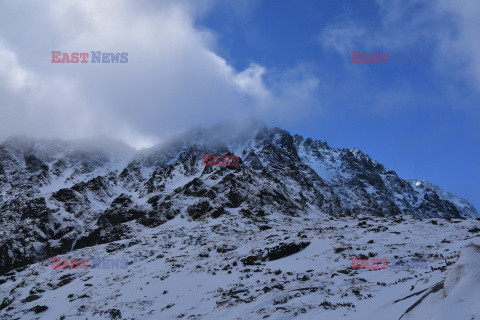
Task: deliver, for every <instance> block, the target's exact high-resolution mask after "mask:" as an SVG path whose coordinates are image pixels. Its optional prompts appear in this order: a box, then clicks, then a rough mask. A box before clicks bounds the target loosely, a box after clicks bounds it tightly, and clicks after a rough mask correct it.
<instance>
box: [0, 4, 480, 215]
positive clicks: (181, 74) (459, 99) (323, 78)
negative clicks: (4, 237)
mask: <svg viewBox="0 0 480 320" xmlns="http://www.w3.org/2000/svg"><path fill="white" fill-rule="evenodd" d="M478 17H480V2H479V1H478V0H458V1H450V0H436V1H429V0H410V1H405V0H388V1H387V0H371V1H367V0H365V1H346V0H339V1H318V0H317V1H313V0H302V1H293V0H288V1H287V0H276V1H267V0H236V1H234V0H161V1H154V0H137V1H133V0H118V1H115V2H113V1H109V0H83V1H64V0H49V1H42V2H40V1H35V0H24V1H13V0H6V1H0V58H1V59H0V101H1V104H0V108H1V113H0V140H3V139H5V138H7V137H9V136H11V135H15V134H26V135H33V136H35V137H46V138H52V137H60V138H77V137H84V136H98V135H106V136H111V137H114V138H117V139H121V140H124V141H126V142H128V143H130V144H131V145H134V146H137V147H144V146H150V145H152V144H154V143H159V142H162V141H164V140H166V139H168V137H170V136H171V135H172V134H175V133H177V132H179V131H183V130H187V129H189V128H191V127H192V126H196V125H203V126H210V125H213V124H214V123H217V122H220V121H224V120H230V119H231V118H240V117H254V118H257V119H259V120H262V121H264V122H266V123H267V124H268V125H269V126H278V127H281V128H284V129H287V130H289V131H291V132H292V133H300V134H303V135H304V136H309V137H313V138H316V139H320V140H323V141H327V142H328V143H329V144H330V145H331V146H334V147H358V148H360V149H361V150H362V151H364V152H365V153H367V154H369V155H370V156H372V157H373V158H375V159H377V160H378V161H380V162H382V163H383V164H385V165H386V166H387V167H388V168H391V169H394V170H396V171H397V173H398V174H399V176H401V177H406V178H418V179H425V180H428V181H431V182H433V183H435V184H438V185H440V186H441V187H443V188H445V189H447V190H449V191H451V192H453V193H454V194H457V195H459V196H462V197H464V198H466V199H468V200H469V201H471V202H472V203H473V204H474V205H475V206H476V207H477V208H478V209H480V168H479V167H480V166H479V160H478V159H479V158H480V157H479V156H480V151H479V149H480V148H479V147H480V126H479V123H480V41H478V39H480V37H479V36H480V34H479V33H480V19H478ZM24 21H28V24H25V23H24ZM53 50H55V51H58V50H60V51H62V52H67V53H72V52H89V51H91V50H95V51H97V50H100V51H102V52H128V58H129V60H128V63H125V64H91V63H88V64H53V63H51V51H53ZM352 51H362V52H367V53H369V54H371V53H373V52H387V53H390V54H392V55H393V54H395V53H399V52H403V53H411V54H423V55H425V56H426V57H427V60H428V61H427V62H425V63H419V62H417V63H393V62H389V63H378V64H375V63H371V64H367V63H364V64H361V63H360V64H356V63H355V64H353V63H351V59H352V55H351V52H352Z"/></svg>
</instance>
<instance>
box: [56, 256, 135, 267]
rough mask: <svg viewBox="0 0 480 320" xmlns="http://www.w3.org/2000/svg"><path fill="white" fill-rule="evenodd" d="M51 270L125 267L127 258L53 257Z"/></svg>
mask: <svg viewBox="0 0 480 320" xmlns="http://www.w3.org/2000/svg"><path fill="white" fill-rule="evenodd" d="M51 259H52V269H53V270H75V269H83V270H85V269H96V270H100V269H103V270H112V269H127V268H128V260H127V259H125V258H118V259H112V258H104V257H90V258H73V259H67V258H62V257H53V258H51Z"/></svg>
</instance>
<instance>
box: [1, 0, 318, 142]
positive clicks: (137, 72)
mask: <svg viewBox="0 0 480 320" xmlns="http://www.w3.org/2000/svg"><path fill="white" fill-rule="evenodd" d="M212 5H213V2H212V1H201V2H193V1H160V2H150V1H131V0H118V1H114V2H113V1H106V0H102V1H98V0H84V1H63V0H51V1H48V2H38V1H33V0H31V1H22V2H14V1H6V2H0V30H1V31H0V40H3V41H2V42H0V56H2V57H4V59H2V60H3V61H2V62H0V63H1V64H0V88H3V89H0V99H1V101H2V103H1V104H0V108H1V110H2V116H0V139H4V138H6V137H7V136H9V135H12V134H29V135H35V136H46V137H52V136H60V137H66V138H71V137H79V136H88V135H109V136H114V137H116V138H120V139H123V140H127V142H130V143H133V144H136V145H145V144H148V143H149V142H153V141H158V140H160V139H162V138H163V137H165V136H167V135H169V134H171V133H173V132H176V131H180V130H183V129H186V128H189V127H190V126H193V125H198V124H203V125H209V124H213V123H215V122H218V121H222V120H226V119H230V118H232V117H236V116H258V115H261V114H265V112H266V111H268V112H272V113H273V114H275V113H276V112H279V110H277V105H278V104H282V103H283V102H284V101H289V102H291V101H294V102H295V104H296V105H299V104H302V103H305V102H306V101H308V100H309V99H310V95H311V94H312V92H313V90H314V89H315V86H312V85H311V82H312V81H313V80H312V79H310V78H309V79H305V82H303V80H295V81H294V83H293V86H294V87H295V86H297V87H298V88H301V90H303V91H302V93H301V95H297V94H296V93H294V94H292V95H287V94H285V93H280V92H278V91H277V90H276V87H277V86H279V85H280V84H279V83H277V82H279V81H280V80H276V79H274V78H273V77H271V76H270V84H269V85H267V84H266V81H265V77H267V76H268V72H267V70H266V69H265V68H264V67H263V66H260V65H256V64H252V65H251V66H250V67H249V68H247V69H246V70H240V71H238V70H235V69H234V68H233V67H232V66H230V65H229V64H228V62H227V61H226V60H225V59H223V58H222V57H220V56H219V55H217V54H216V53H215V52H214V49H213V48H214V47H215V46H216V45H217V44H216V39H215V36H214V34H213V33H211V32H209V31H208V30H205V29H203V28H200V27H198V26H196V21H195V18H196V17H197V16H198V15H201V14H203V13H204V12H205V11H206V10H208V8H209V7H210V6H212ZM25 21H28V24H25ZM7 48H8V49H7ZM53 50H61V51H62V52H70V53H71V52H90V51H93V50H95V51H96V50H100V51H104V52H128V58H129V61H128V63H126V64H91V63H88V64H52V63H50V60H51V56H50V51H53ZM281 81H283V79H282V80H281ZM281 81H280V82H281ZM285 105H286V103H285V104H284V106H283V107H282V108H284V109H285V108H287V107H285ZM287 109H288V108H287ZM283 111H285V110H282V112H283ZM287 111H288V110H287ZM291 112H293V110H292V111H291ZM278 116H279V117H280V116H281V115H280V113H278ZM287 117H288V116H287Z"/></svg>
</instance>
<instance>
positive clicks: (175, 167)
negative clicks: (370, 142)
mask: <svg viewBox="0 0 480 320" xmlns="http://www.w3.org/2000/svg"><path fill="white" fill-rule="evenodd" d="M202 154H211V155H215V156H220V157H221V156H223V155H235V156H238V157H239V160H238V165H237V166H225V167H222V166H202V165H201V161H202V160H201V155H202ZM0 212H1V214H0V223H1V224H2V227H3V229H2V233H1V237H0V274H2V273H5V272H8V271H9V270H11V269H13V268H19V267H22V266H25V265H26V264H29V263H32V262H35V261H39V260H41V259H45V258H47V257H51V256H53V255H56V254H61V253H65V252H68V251H70V250H72V248H73V249H74V248H80V247H85V246H90V245H95V244H99V243H108V242H111V241H115V240H119V239H127V238H129V237H130V236H131V235H132V233H133V232H135V231H133V230H138V228H144V227H148V228H154V227H157V226H159V225H161V224H163V223H165V222H166V221H168V220H171V219H173V218H175V217H176V216H179V215H180V216H183V217H185V218H189V219H193V220H197V219H205V218H218V217H219V216H221V215H225V214H231V213H232V212H237V213H238V214H240V215H243V216H245V217H248V218H249V219H252V220H253V221H254V222H258V225H259V226H260V225H262V222H261V218H262V217H263V216H265V215H269V214H284V215H290V216H300V215H302V214H305V213H308V212H321V213H324V214H329V215H337V214H342V215H345V214H347V215H354V214H357V213H370V214H372V215H379V216H395V215H397V214H411V215H417V216H420V217H445V218H448V217H467V216H473V215H476V210H475V208H473V206H471V205H470V204H469V203H468V202H466V201H465V200H463V199H460V198H458V197H455V196H453V195H451V194H449V193H448V192H446V191H443V190H441V189H440V188H438V187H436V186H434V185H432V184H429V183H428V182H425V181H418V180H406V179H401V178H399V177H398V176H397V174H396V173H395V172H394V171H392V170H388V169H386V168H385V167H384V166H383V165H382V164H380V163H378V162H377V161H375V160H373V159H371V158H370V157H369V156H367V155H365V154H363V153H362V152H361V151H360V150H358V149H337V148H331V147H329V146H328V144H327V143H326V142H322V141H319V140H313V139H311V138H307V139H304V138H303V137H302V136H299V135H295V136H292V135H291V134H290V133H288V132H287V131H285V130H281V129H279V128H273V129H268V128H267V127H266V126H265V125H264V124H262V123H260V122H256V121H251V122H249V123H246V124H243V125H239V124H235V123H224V124H220V125H217V126H214V127H213V128H212V129H208V130H207V129H194V130H191V131H190V132H187V133H186V134H184V135H182V136H179V137H177V138H176V139H173V140H172V141H171V142H170V143H168V144H165V145H162V146H157V147H153V148H151V149H148V150H142V151H138V152H136V151H134V150H132V149H131V148H129V147H128V146H126V145H123V144H121V143H118V142H116V141H89V142H82V141H80V142H79V141H71V142H69V141H61V140H51V141H45V140H34V139H24V138H15V139H11V140H8V141H6V142H5V143H3V144H2V145H0ZM299 246H300V247H299ZM299 248H300V249H301V248H302V245H298V244H289V245H285V246H283V247H279V248H276V249H273V248H272V249H271V250H270V251H268V252H263V253H262V255H261V258H260V259H275V258H276V257H277V256H283V255H284V254H287V253H288V254H290V253H291V252H295V251H296V250H299ZM269 255H270V256H269ZM252 259H253V260H252ZM252 259H251V262H253V263H256V262H255V261H257V260H255V259H256V258H255V259H254V258H252Z"/></svg>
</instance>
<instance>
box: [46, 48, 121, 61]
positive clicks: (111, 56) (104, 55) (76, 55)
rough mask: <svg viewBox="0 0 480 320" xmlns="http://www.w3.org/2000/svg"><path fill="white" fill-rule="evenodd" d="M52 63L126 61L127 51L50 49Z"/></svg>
mask: <svg viewBox="0 0 480 320" xmlns="http://www.w3.org/2000/svg"><path fill="white" fill-rule="evenodd" d="M51 54H52V61H51V62H52V63H89V62H90V63H127V62H128V52H102V51H90V52H72V53H68V52H62V51H52V52H51Z"/></svg>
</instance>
